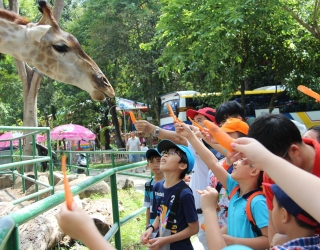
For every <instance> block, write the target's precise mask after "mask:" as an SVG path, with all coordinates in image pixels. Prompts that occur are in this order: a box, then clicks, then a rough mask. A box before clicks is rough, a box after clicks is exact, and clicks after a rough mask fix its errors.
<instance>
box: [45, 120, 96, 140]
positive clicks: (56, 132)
mask: <svg viewBox="0 0 320 250" xmlns="http://www.w3.org/2000/svg"><path fill="white" fill-rule="evenodd" d="M50 137H51V139H52V140H62V139H64V138H65V139H66V140H67V141H79V140H82V139H83V140H94V139H95V138H96V135H95V134H94V133H92V132H91V131H90V130H89V129H87V128H85V127H82V126H80V125H76V124H66V125H61V126H58V127H55V128H54V129H52V130H51V132H50Z"/></svg>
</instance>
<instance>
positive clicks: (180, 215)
mask: <svg viewBox="0 0 320 250" xmlns="http://www.w3.org/2000/svg"><path fill="white" fill-rule="evenodd" d="M163 183H164V180H163V181H159V182H157V183H156V184H155V185H154V187H153V191H154V199H153V204H152V209H151V210H152V211H157V215H158V216H159V218H160V226H159V228H160V230H159V231H160V236H161V235H162V234H164V232H165V230H166V225H167V221H168V215H169V213H170V209H171V206H172V203H173V201H174V199H175V194H176V192H177V190H178V189H179V188H180V187H181V185H185V183H184V181H180V182H179V183H177V184H176V185H174V186H173V187H170V188H165V187H164V186H163ZM176 213H177V216H176V221H177V223H176V225H177V229H176V230H171V234H175V233H178V232H180V231H182V230H184V229H185V228H186V227H187V226H188V223H192V222H196V221H198V215H197V211H196V207H195V204H194V198H193V194H192V191H191V190H190V189H189V188H185V189H183V190H182V191H181V194H180V203H179V205H178V209H177V211H176ZM172 249H175V250H182V249H183V250H189V249H193V247H192V244H191V241H190V237H189V238H187V239H184V240H180V241H176V242H173V243H171V244H170V250H172Z"/></svg>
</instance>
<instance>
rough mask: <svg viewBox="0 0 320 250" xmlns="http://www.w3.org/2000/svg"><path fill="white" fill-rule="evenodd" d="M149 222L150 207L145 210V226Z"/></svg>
mask: <svg viewBox="0 0 320 250" xmlns="http://www.w3.org/2000/svg"><path fill="white" fill-rule="evenodd" d="M149 223H150V207H148V208H147V210H146V226H148V225H149Z"/></svg>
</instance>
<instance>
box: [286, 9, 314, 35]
mask: <svg viewBox="0 0 320 250" xmlns="http://www.w3.org/2000/svg"><path fill="white" fill-rule="evenodd" d="M282 8H283V9H284V10H285V11H287V12H289V13H290V15H291V16H292V17H293V18H294V19H296V20H297V21H298V23H300V25H302V26H303V27H304V28H306V29H307V30H308V31H309V32H310V33H311V34H312V35H313V36H314V37H316V38H317V34H316V33H315V31H314V30H313V29H312V27H310V26H309V25H308V24H306V23H305V22H304V21H302V20H301V19H300V18H299V17H298V15H297V14H296V13H294V12H293V11H292V10H291V9H289V8H288V7H287V6H283V7H282Z"/></svg>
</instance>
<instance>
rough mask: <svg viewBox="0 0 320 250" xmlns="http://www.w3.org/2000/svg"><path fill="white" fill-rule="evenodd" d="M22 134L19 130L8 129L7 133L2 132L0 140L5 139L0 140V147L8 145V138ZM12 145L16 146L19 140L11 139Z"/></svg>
mask: <svg viewBox="0 0 320 250" xmlns="http://www.w3.org/2000/svg"><path fill="white" fill-rule="evenodd" d="M21 135H23V133H21V132H14V131H10V132H7V133H4V134H3V135H1V136H0V140H6V141H0V147H1V148H6V147H10V141H9V140H10V139H13V138H16V137H18V136H21ZM12 145H13V146H18V145H19V140H14V141H12Z"/></svg>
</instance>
